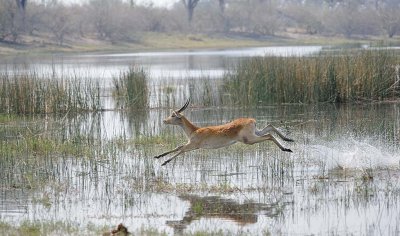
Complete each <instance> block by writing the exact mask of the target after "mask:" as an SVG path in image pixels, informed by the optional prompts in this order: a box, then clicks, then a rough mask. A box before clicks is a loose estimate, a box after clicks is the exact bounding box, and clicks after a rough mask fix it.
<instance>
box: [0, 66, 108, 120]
mask: <svg viewBox="0 0 400 236" xmlns="http://www.w3.org/2000/svg"><path fill="white" fill-rule="evenodd" d="M100 109H101V105H100V85H99V84H98V83H93V82H90V81H82V80H81V79H80V78H77V77H75V78H67V79H65V78H53V77H51V76H48V77H47V76H43V77H40V76H39V75H38V74H37V73H34V72H33V73H26V74H22V75H15V74H14V75H10V74H9V73H2V74H0V113H7V114H49V113H66V112H80V111H95V110H100Z"/></svg>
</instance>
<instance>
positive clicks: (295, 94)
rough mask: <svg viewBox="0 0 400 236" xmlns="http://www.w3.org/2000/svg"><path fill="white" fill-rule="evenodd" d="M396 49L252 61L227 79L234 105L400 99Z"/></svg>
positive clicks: (268, 58)
mask: <svg viewBox="0 0 400 236" xmlns="http://www.w3.org/2000/svg"><path fill="white" fill-rule="evenodd" d="M399 68H400V57H399V55H397V53H396V51H394V50H362V51H345V52H340V53H338V52H329V53H326V54H319V55H316V56H311V57H259V58H251V59H249V60H247V61H245V62H243V63H241V64H240V65H239V66H237V67H236V68H235V69H234V70H233V72H232V73H228V74H226V75H225V76H224V85H223V90H224V92H225V93H227V94H230V96H229V99H228V100H229V101H225V103H227V102H229V103H234V104H237V105H243V106H254V105H260V104H276V103H316V102H336V103H343V102H355V101H360V100H368V101H370V100H383V99H398V98H399V97H400V78H399V77H400V74H399Z"/></svg>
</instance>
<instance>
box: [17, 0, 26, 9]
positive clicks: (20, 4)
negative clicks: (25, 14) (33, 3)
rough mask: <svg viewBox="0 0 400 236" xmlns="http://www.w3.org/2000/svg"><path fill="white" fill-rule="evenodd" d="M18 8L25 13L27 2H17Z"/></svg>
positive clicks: (22, 0)
mask: <svg viewBox="0 0 400 236" xmlns="http://www.w3.org/2000/svg"><path fill="white" fill-rule="evenodd" d="M16 1H17V6H18V8H19V9H20V10H21V11H25V8H26V3H27V0H16Z"/></svg>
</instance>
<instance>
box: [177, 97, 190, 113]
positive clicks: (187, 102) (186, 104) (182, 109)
mask: <svg viewBox="0 0 400 236" xmlns="http://www.w3.org/2000/svg"><path fill="white" fill-rule="evenodd" d="M189 103H190V97H189V98H188V100H187V101H186V103H185V105H183V107H181V109H179V110H177V111H176V112H177V113H180V112H182V111H184V110H185V109H186V108H187V107H188V105H189Z"/></svg>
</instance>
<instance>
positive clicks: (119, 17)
mask: <svg viewBox="0 0 400 236" xmlns="http://www.w3.org/2000/svg"><path fill="white" fill-rule="evenodd" d="M399 10H400V1H398V0H303V1H298V0H181V1H178V2H176V3H175V4H174V5H173V6H172V7H170V8H160V7H154V6H153V5H151V4H147V5H139V4H136V2H135V1H134V0H89V1H88V2H86V3H83V4H62V3H61V2H58V1H57V0H41V1H39V0H38V1H27V0H0V42H1V41H2V42H10V43H20V42H22V41H23V40H22V38H23V37H24V36H38V35H40V36H47V37H49V38H51V40H53V41H54V42H56V43H57V44H59V45H63V44H64V43H65V40H67V39H74V38H96V39H99V40H108V41H111V42H118V41H127V42H135V41H138V40H140V35H141V33H142V32H163V33H170V32H171V33H176V32H178V33H179V32H183V33H205V34H223V35H224V34H226V35H244V36H247V37H268V36H273V35H276V34H279V33H281V32H292V33H302V34H309V35H325V36H332V35H334V36H343V37H347V38H351V37H366V36H379V37H389V38H391V37H394V36H395V35H396V34H399V32H400V14H399Z"/></svg>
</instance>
